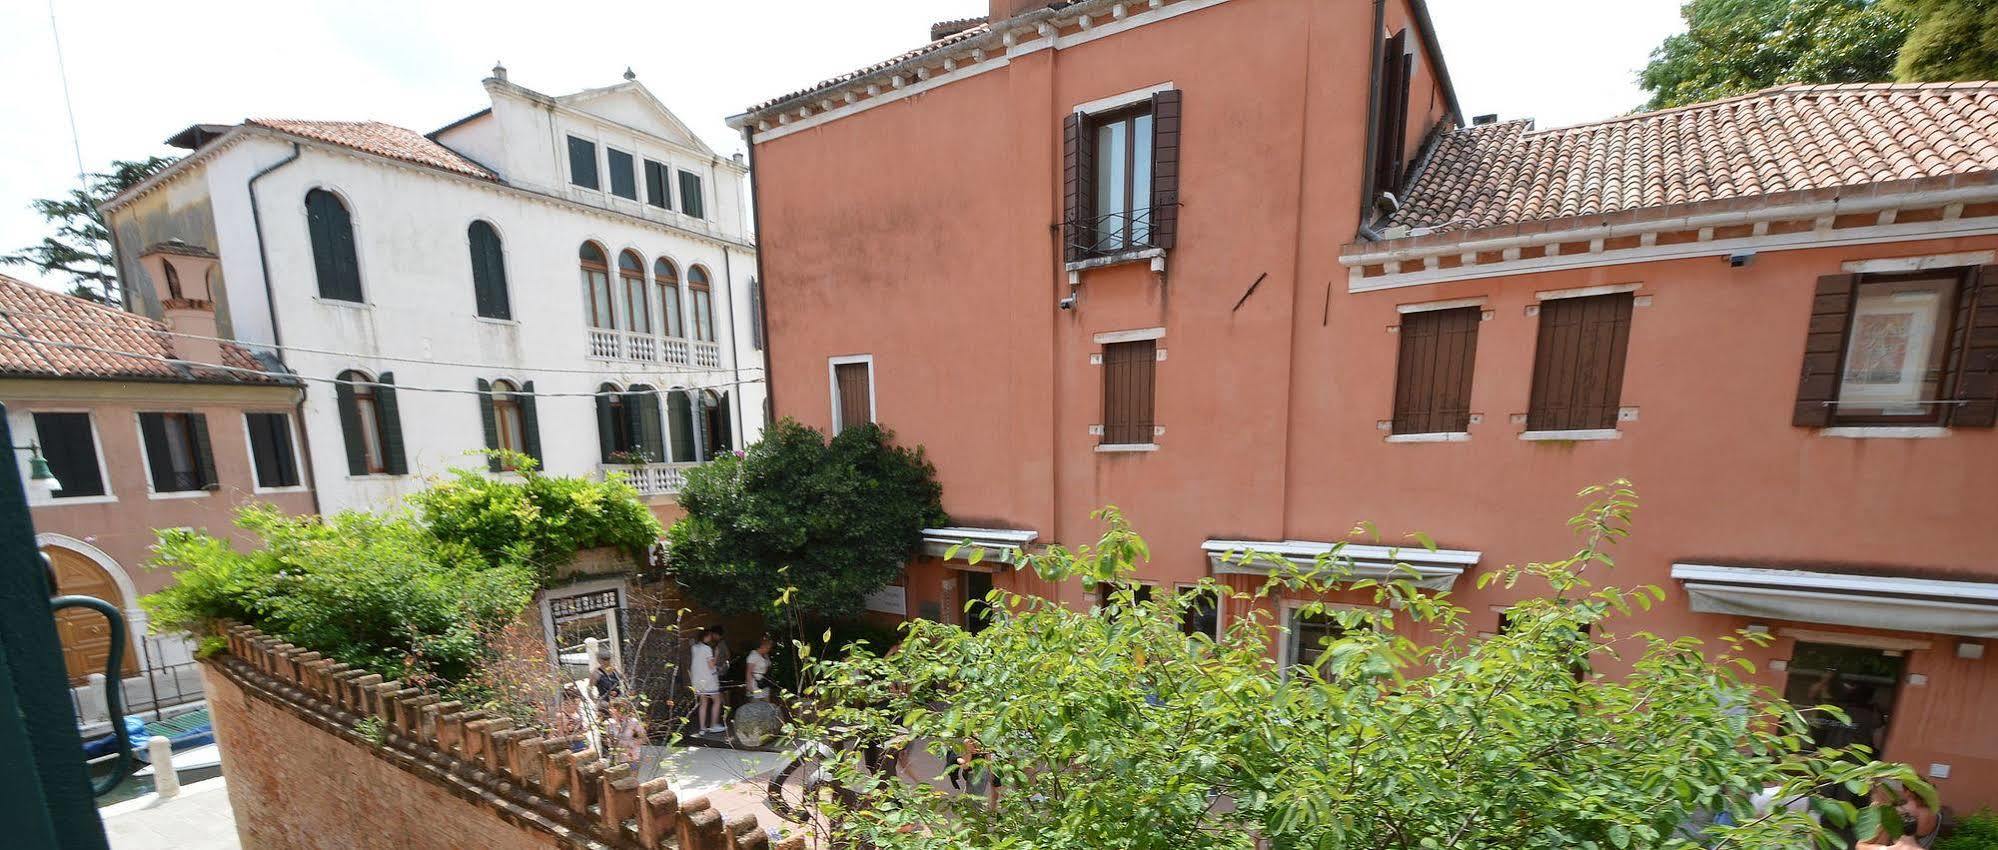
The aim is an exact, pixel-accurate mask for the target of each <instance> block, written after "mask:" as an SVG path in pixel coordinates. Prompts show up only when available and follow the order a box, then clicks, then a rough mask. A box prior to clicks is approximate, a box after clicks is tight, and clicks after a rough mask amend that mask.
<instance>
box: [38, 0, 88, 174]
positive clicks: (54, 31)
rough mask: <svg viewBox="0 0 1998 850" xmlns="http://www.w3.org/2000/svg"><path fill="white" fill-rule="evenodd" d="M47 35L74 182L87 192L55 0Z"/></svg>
mask: <svg viewBox="0 0 1998 850" xmlns="http://www.w3.org/2000/svg"><path fill="white" fill-rule="evenodd" d="M48 7H49V35H51V36H54V37H55V51H56V79H58V80H60V81H61V82H62V108H63V109H64V111H66V112H68V113H69V145H70V148H71V149H72V150H74V151H75V152H76V181H77V183H79V184H82V185H81V186H79V188H82V189H85V190H88V189H89V185H88V184H89V181H90V178H89V177H87V176H85V174H84V171H85V169H84V167H83V137H82V136H81V135H80V134H78V133H77V132H76V104H75V103H73V102H71V101H70V99H69V66H68V65H67V64H66V63H64V62H63V59H62V30H61V29H59V28H57V27H56V13H55V0H48Z"/></svg>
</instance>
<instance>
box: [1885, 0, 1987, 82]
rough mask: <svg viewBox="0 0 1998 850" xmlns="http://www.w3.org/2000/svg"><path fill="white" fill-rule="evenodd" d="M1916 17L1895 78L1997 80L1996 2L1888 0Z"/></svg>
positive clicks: (1917, 79)
mask: <svg viewBox="0 0 1998 850" xmlns="http://www.w3.org/2000/svg"><path fill="white" fill-rule="evenodd" d="M1892 2H1894V3H1896V4H1898V5H1899V6H1901V7H1904V8H1905V9H1906V10H1907V12H1908V13H1909V14H1912V15H1913V16H1914V18H1915V27H1914V31H1913V32H1911V33H1909V34H1908V38H1907V43H1906V44H1903V45H1902V46H1901V58H1900V61H1899V62H1898V63H1896V64H1895V66H1894V77H1895V79H1898V80H1902V81H1906V82H1929V81H1938V80H1990V79H1998V0H1892Z"/></svg>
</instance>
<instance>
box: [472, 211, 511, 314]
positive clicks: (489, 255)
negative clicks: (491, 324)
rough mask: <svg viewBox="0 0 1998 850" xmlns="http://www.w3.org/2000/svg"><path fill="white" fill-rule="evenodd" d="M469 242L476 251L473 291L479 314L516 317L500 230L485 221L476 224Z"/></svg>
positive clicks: (473, 251)
mask: <svg viewBox="0 0 1998 850" xmlns="http://www.w3.org/2000/svg"><path fill="white" fill-rule="evenodd" d="M468 241H469V242H470V243H471V248H472V291H473V297H474V299H475V300H476V301H477V302H478V310H479V315H481V316H484V317H486V318H488V319H511V318H513V306H512V305H511V304H510V303H508V301H507V294H506V260H505V258H504V252H503V251H501V250H500V238H499V231H497V230H494V229H493V226H492V225H491V224H489V223H486V222H483V221H475V222H472V226H471V231H470V235H469V237H468Z"/></svg>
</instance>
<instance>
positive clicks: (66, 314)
mask: <svg viewBox="0 0 1998 850" xmlns="http://www.w3.org/2000/svg"><path fill="white" fill-rule="evenodd" d="M49 316H55V317H58V318H47V317H49ZM165 331H166V326H165V325H164V324H161V323H159V322H156V321H153V320H152V319H148V318H146V317H144V316H140V315H136V314H133V313H127V312H125V311H123V310H113V309H111V308H109V307H104V306H101V305H98V304H94V303H92V302H89V301H85V300H84V299H81V298H77V297H74V296H70V295H62V294H59V293H55V292H50V291H48V290H46V289H42V288H41V287H38V286H34V285H33V284H29V283H26V282H23V281H19V280H15V279H14V278H11V277H8V276H6V275H0V334H9V335H12V336H7V337H0V375H4V376H11V377H27V378H126V379H133V380H158V381H188V382H198V383H211V384H283V383H291V380H290V379H289V378H284V377H279V376H271V375H253V374H248V373H244V372H235V371H229V370H224V369H204V368H201V367H199V366H193V367H190V366H183V365H180V364H174V363H164V362H161V361H159V360H154V359H150V358H170V359H171V358H178V357H179V356H180V355H179V354H178V353H176V352H175V350H174V347H173V342H172V339H173V338H172V337H170V336H167V335H166V334H165ZM13 336H23V337H33V338H34V340H36V341H28V340H22V339H14V338H12V337H13ZM42 340H47V341H52V342H56V343H63V345H50V344H48V343H46V342H42ZM69 346H85V347H83V348H72V347H69ZM92 349H101V350H92ZM111 351H123V352H130V353H133V354H138V355H142V356H140V357H125V356H120V355H117V354H110V353H106V352H111ZM221 365H224V366H231V367H234V368H237V369H254V370H258V371H276V370H277V367H276V365H275V364H274V363H266V362H263V361H260V360H258V359H257V357H256V356H255V355H253V354H251V353H250V352H249V351H248V350H247V349H245V348H243V347H242V346H239V345H236V344H234V343H223V344H222V364H221Z"/></svg>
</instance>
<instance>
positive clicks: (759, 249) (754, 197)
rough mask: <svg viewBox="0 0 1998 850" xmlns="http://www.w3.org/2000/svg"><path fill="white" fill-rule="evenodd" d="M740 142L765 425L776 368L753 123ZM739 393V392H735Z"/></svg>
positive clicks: (772, 405) (773, 404) (773, 402)
mask: <svg viewBox="0 0 1998 850" xmlns="http://www.w3.org/2000/svg"><path fill="white" fill-rule="evenodd" d="M742 144H743V146H744V147H746V148H748V150H749V226H750V228H751V229H753V230H755V231H756V233H755V237H754V239H752V240H751V244H753V245H755V246H756V266H755V268H756V284H757V286H758V287H760V288H761V290H762V292H761V295H762V298H763V309H761V310H758V311H757V313H756V317H755V318H756V321H757V322H758V323H759V324H760V325H761V327H762V335H763V403H764V404H766V405H768V406H769V409H768V412H767V414H766V415H764V417H763V420H764V424H765V425H769V424H772V422H773V421H774V420H775V419H776V418H777V380H776V374H777V371H776V369H775V368H774V366H773V364H775V363H776V358H775V357H774V356H773V354H774V352H775V350H776V340H773V339H771V338H770V287H769V285H768V284H769V283H770V276H769V275H767V274H764V273H763V181H762V180H760V179H758V178H757V175H756V130H755V125H754V124H744V125H742ZM738 394H740V393H738Z"/></svg>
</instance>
